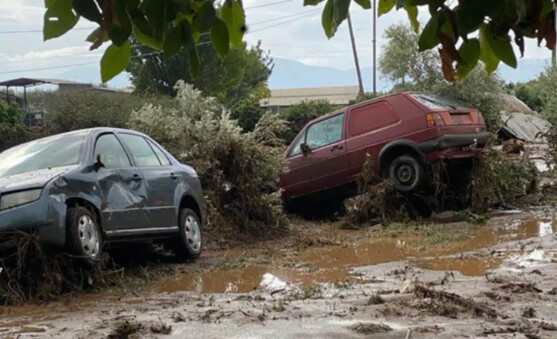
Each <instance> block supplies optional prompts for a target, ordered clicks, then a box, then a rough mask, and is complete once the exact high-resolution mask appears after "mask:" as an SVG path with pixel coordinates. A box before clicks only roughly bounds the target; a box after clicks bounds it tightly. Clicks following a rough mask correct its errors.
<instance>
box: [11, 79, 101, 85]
mask: <svg viewBox="0 0 557 339" xmlns="http://www.w3.org/2000/svg"><path fill="white" fill-rule="evenodd" d="M40 84H51V85H70V84H71V85H91V84H88V83H83V82H76V81H69V80H64V79H47V78H17V79H11V80H6V81H2V82H0V86H32V85H40Z"/></svg>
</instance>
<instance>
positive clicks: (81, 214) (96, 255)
mask: <svg viewBox="0 0 557 339" xmlns="http://www.w3.org/2000/svg"><path fill="white" fill-rule="evenodd" d="M66 228H67V234H68V247H69V250H70V252H71V253H72V254H74V255H77V256H80V257H82V258H83V259H84V260H85V261H86V262H88V263H91V264H92V263H94V262H95V261H98V260H99V259H100V258H101V256H102V252H103V240H102V234H101V229H100V227H99V224H98V223H97V221H96V217H95V216H94V215H93V213H92V212H91V211H90V210H88V209H87V208H85V207H81V206H78V207H71V208H69V209H68V213H67V215H66Z"/></svg>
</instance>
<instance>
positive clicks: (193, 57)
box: [189, 46, 201, 77]
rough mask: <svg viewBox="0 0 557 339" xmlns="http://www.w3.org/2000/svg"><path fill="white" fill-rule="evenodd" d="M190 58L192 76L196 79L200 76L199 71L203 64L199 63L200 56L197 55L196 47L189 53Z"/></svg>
mask: <svg viewBox="0 0 557 339" xmlns="http://www.w3.org/2000/svg"><path fill="white" fill-rule="evenodd" d="M189 57H190V71H191V75H193V76H194V77H196V76H197V75H198V74H199V69H200V68H201V62H200V61H199V55H197V48H196V47H195V46H194V47H193V49H192V50H190V51H189Z"/></svg>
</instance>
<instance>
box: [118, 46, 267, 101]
mask: <svg viewBox="0 0 557 339" xmlns="http://www.w3.org/2000/svg"><path fill="white" fill-rule="evenodd" d="M207 40H208V39H202V42H201V43H200V44H203V43H205V45H203V46H201V47H199V49H198V52H199V60H200V61H201V68H200V70H199V73H198V74H197V76H195V77H194V76H192V74H191V72H190V70H191V63H190V60H189V58H188V57H187V53H188V52H187V51H185V50H182V51H180V52H178V54H176V55H174V56H172V57H170V58H166V57H165V56H164V55H163V54H162V53H157V52H156V51H155V50H153V49H152V48H149V47H146V46H141V45H140V44H137V43H136V42H135V41H133V42H132V44H133V45H137V46H138V47H136V48H134V49H133V55H134V56H135V58H132V59H131V61H130V64H129V65H128V68H127V70H128V72H130V74H131V76H132V83H133V84H134V85H135V87H136V89H137V91H139V92H158V93H163V94H167V95H174V94H175V89H174V86H175V84H176V82H178V81H179V80H184V81H185V82H186V83H190V84H192V85H193V86H194V87H195V88H197V89H199V90H201V91H202V92H203V93H204V95H207V96H212V97H215V98H217V99H218V100H219V101H220V102H221V103H223V104H225V105H227V106H230V105H232V104H234V103H235V102H236V101H238V100H240V99H243V98H254V99H260V98H262V97H265V96H266V94H267V92H268V89H267V80H268V78H269V76H270V75H271V71H272V69H273V61H272V59H271V58H270V57H269V54H268V53H266V52H264V51H263V50H262V49H261V45H260V44H257V45H256V46H253V47H251V48H247V47H246V44H245V43H242V44H241V45H240V47H239V48H238V49H235V50H231V51H230V52H229V53H228V54H227V55H226V57H224V58H221V57H220V56H219V55H218V54H217V53H216V52H215V50H214V49H213V48H212V47H211V46H210V45H209V43H208V41H207Z"/></svg>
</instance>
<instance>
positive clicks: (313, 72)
mask: <svg viewBox="0 0 557 339" xmlns="http://www.w3.org/2000/svg"><path fill="white" fill-rule="evenodd" d="M274 62H275V68H274V69H273V74H271V78H270V79H269V87H270V88H272V89H273V88H303V87H327V86H350V85H355V86H356V85H358V78H357V76H356V70H355V69H350V70H340V69H336V68H332V67H322V66H312V65H306V64H303V63H301V62H298V61H294V60H288V59H281V58H274ZM549 62H550V60H548V59H520V60H519V61H518V67H517V69H512V68H510V67H508V66H507V65H501V66H500V67H499V69H498V74H499V76H500V77H501V78H502V79H503V80H505V81H507V82H509V81H510V82H525V81H529V80H532V79H534V78H536V77H537V76H538V74H539V73H540V72H542V71H543V69H544V68H545V67H546V66H547V65H549ZM372 74H373V73H372V68H371V67H364V68H362V79H363V82H364V88H365V90H366V91H370V90H371V87H372V80H371V79H372ZM392 85H393V84H392V82H390V81H388V80H387V79H385V78H384V77H383V76H382V75H381V74H380V73H379V72H378V75H377V90H378V91H388V90H389V89H391V87H392Z"/></svg>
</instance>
